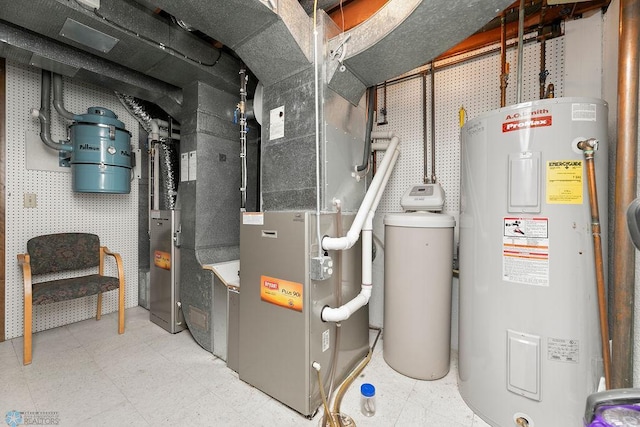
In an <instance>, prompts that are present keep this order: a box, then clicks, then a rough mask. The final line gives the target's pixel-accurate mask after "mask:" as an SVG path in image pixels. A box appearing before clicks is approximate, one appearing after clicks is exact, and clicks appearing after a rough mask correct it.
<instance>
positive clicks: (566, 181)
mask: <svg viewBox="0 0 640 427" xmlns="http://www.w3.org/2000/svg"><path fill="white" fill-rule="evenodd" d="M547 203H549V204H552V203H554V204H565V205H581V204H582V160H551V161H548V162H547Z"/></svg>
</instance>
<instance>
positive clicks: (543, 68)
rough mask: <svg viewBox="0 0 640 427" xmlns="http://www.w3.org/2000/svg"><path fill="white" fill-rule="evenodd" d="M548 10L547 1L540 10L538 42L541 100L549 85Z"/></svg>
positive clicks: (544, 0)
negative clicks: (545, 28) (546, 31)
mask: <svg viewBox="0 0 640 427" xmlns="http://www.w3.org/2000/svg"><path fill="white" fill-rule="evenodd" d="M546 10H547V1H546V0H542V8H541V9H540V25H538V40H540V99H544V98H545V86H546V85H547V76H548V75H549V71H547V38H546V37H545V35H544V13H545V11H546Z"/></svg>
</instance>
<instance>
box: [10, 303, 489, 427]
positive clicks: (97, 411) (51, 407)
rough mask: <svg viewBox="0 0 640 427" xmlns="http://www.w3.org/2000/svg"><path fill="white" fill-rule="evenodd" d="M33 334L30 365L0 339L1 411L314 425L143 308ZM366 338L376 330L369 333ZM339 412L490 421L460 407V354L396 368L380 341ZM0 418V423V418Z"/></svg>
mask: <svg viewBox="0 0 640 427" xmlns="http://www.w3.org/2000/svg"><path fill="white" fill-rule="evenodd" d="M126 319H127V320H126V322H127V323H126V328H127V329H126V333H125V334H124V335H118V334H117V327H116V323H117V319H116V315H115V313H113V314H109V315H105V316H103V318H102V320H101V321H99V322H96V321H95V320H93V319H90V320H85V321H83V322H78V323H75V324H72V325H68V326H64V327H60V328H56V329H52V330H48V331H43V332H39V333H37V334H34V336H33V342H34V354H33V363H32V364H31V365H29V366H22V338H16V339H13V340H10V341H5V342H2V343H0V416H1V417H2V418H3V419H4V417H5V416H6V415H7V413H8V412H9V411H12V410H16V411H20V412H25V414H24V416H25V417H26V416H28V415H29V414H26V412H37V413H38V414H31V415H42V413H43V412H55V414H54V417H56V419H57V420H58V421H59V424H58V425H60V426H91V427H94V426H118V427H119V426H176V425H178V426H225V427H226V426H274V425H277V426H313V427H316V426H319V425H320V424H321V422H320V419H321V411H320V412H319V413H318V414H317V415H316V416H315V417H314V418H313V419H312V420H307V419H306V418H304V417H302V416H301V415H299V414H298V413H296V412H294V411H292V410H291V409H288V408H287V407H285V406H284V405H282V404H280V403H279V402H277V401H275V400H274V399H272V398H270V397H269V396H267V395H265V394H264V393H262V392H260V391H259V390H257V389H255V388H253V387H251V386H249V385H248V384H246V383H244V382H242V381H240V380H239V379H238V375H237V374H236V373H235V372H233V371H232V370H230V369H228V368H227V367H226V364H225V362H224V361H222V360H220V359H218V358H217V357H215V356H213V355H212V354H211V353H209V352H207V351H205V350H203V349H202V348H201V347H200V346H199V345H198V344H197V343H196V342H195V341H194V340H193V338H192V337H191V335H190V334H189V332H188V331H183V332H181V333H179V334H175V335H171V334H169V333H167V332H165V331H164V330H163V329H161V328H160V327H158V326H156V325H155V324H153V323H151V322H150V321H149V312H148V311H147V310H145V309H144V308H142V307H135V308H131V309H128V310H127V313H126ZM372 337H375V333H374V331H372ZM363 382H370V383H373V384H374V385H375V386H376V399H377V402H376V403H377V412H376V415H375V416H373V417H371V418H367V417H364V416H363V415H361V414H360V411H359V397H360V396H359V388H360V384H362V383H363ZM342 412H343V413H346V414H348V415H350V416H351V417H352V418H353V419H354V421H355V422H356V425H357V426H365V427H366V426H384V427H388V426H434V427H448V426H451V427H463V426H464V427H472V426H473V427H482V426H487V424H486V423H485V422H483V421H482V420H481V419H480V418H479V417H478V416H477V415H474V414H473V412H471V410H470V409H469V408H468V407H467V406H466V405H465V404H464V402H463V401H462V399H461V397H460V394H459V393H458V389H457V386H456V360H455V355H454V357H453V360H452V366H451V371H450V372H449V374H448V375H447V376H446V377H445V378H443V379H441V380H438V381H418V380H414V379H411V378H407V377H405V376H403V375H400V374H398V373H397V372H395V371H394V370H392V369H391V368H390V367H389V366H388V365H387V364H386V363H385V361H384V359H383V357H382V343H381V341H379V342H378V344H377V346H376V349H375V352H374V355H373V357H372V360H371V362H370V364H369V365H368V366H367V367H366V368H365V370H364V371H363V373H362V374H361V376H360V378H358V379H356V381H355V382H354V384H353V385H352V387H351V388H350V389H349V390H348V391H347V393H346V395H345V397H344V400H343V404H342ZM0 424H1V425H4V424H5V423H4V422H2V421H0Z"/></svg>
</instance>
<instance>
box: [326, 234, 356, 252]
mask: <svg viewBox="0 0 640 427" xmlns="http://www.w3.org/2000/svg"><path fill="white" fill-rule="evenodd" d="M351 246H353V243H351V244H350V241H349V238H348V237H347V236H345V237H325V238H323V239H322V249H324V250H325V251H343V250H347V249H349V248H350V247H351Z"/></svg>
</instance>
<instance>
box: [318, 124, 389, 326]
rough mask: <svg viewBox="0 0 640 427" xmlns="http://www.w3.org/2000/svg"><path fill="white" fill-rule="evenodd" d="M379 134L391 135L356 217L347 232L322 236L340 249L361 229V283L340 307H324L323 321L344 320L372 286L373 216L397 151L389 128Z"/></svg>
mask: <svg viewBox="0 0 640 427" xmlns="http://www.w3.org/2000/svg"><path fill="white" fill-rule="evenodd" d="M383 134H387V136H389V137H391V142H390V144H389V149H388V150H387V154H386V155H385V156H384V159H383V160H382V164H381V165H380V169H379V170H378V173H377V174H376V176H375V177H374V178H373V181H372V182H371V186H370V187H369V190H368V191H367V194H366V195H365V197H364V200H363V201H362V204H361V205H360V209H358V213H357V214H356V218H355V219H354V221H353V224H352V226H351V228H350V229H349V231H348V232H347V236H345V237H325V238H324V239H323V240H322V247H323V248H324V249H326V250H331V249H334V250H344V249H349V248H350V247H352V246H353V245H354V244H355V242H356V241H357V240H358V235H359V234H360V232H362V286H361V290H360V293H359V294H358V295H356V296H355V297H354V298H353V299H352V300H351V301H349V302H347V303H346V304H344V305H342V306H340V307H337V308H331V307H329V306H326V307H324V308H323V309H322V312H321V314H320V318H321V319H322V321H324V322H341V321H343V320H347V319H348V318H349V317H351V315H352V314H353V313H355V312H356V311H357V310H359V309H360V308H361V307H363V306H365V305H367V303H368V302H369V298H371V288H372V286H373V280H372V279H373V278H372V264H373V259H372V246H373V217H374V215H375V211H376V208H377V207H378V203H379V202H380V198H381V197H382V194H383V193H384V189H385V187H386V185H387V182H388V181H389V177H390V176H391V173H392V172H393V167H394V166H395V163H396V161H397V159H398V155H399V154H400V150H399V149H398V143H399V139H398V137H395V136H390V135H388V134H390V132H384V133H383ZM377 136H380V135H377ZM375 137H376V135H375V134H374V138H375ZM354 236H355V237H354Z"/></svg>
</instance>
